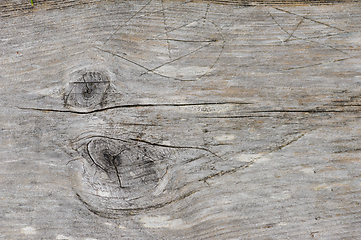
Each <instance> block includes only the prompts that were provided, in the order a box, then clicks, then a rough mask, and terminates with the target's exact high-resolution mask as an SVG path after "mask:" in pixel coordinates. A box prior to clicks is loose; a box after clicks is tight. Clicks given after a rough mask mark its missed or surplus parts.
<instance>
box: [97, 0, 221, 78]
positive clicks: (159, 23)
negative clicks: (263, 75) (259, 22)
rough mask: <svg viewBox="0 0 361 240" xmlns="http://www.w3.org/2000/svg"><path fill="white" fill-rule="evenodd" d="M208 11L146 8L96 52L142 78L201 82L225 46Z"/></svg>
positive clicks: (163, 4) (160, 5) (188, 6)
mask: <svg viewBox="0 0 361 240" xmlns="http://www.w3.org/2000/svg"><path fill="white" fill-rule="evenodd" d="M210 6H211V5H209V4H202V3H197V4H194V3H191V2H185V3H182V4H176V3H174V2H168V1H163V0H160V1H154V0H152V1H150V2H146V3H145V5H144V6H142V7H140V10H138V11H137V12H135V13H134V14H133V15H131V17H129V18H128V19H126V20H125V21H124V23H123V24H122V25H121V26H120V27H119V28H118V29H117V30H116V31H115V32H114V33H113V34H112V35H111V36H110V37H109V38H108V39H107V40H106V41H105V42H104V44H103V46H102V47H101V48H98V49H100V50H102V51H104V52H107V53H110V54H112V55H113V56H115V57H118V58H120V59H122V60H124V61H127V62H129V63H132V64H134V65H135V66H137V67H140V68H142V69H143V70H144V71H143V72H142V73H140V76H145V75H147V74H150V73H151V74H156V75H159V76H162V77H166V78H172V79H176V80H182V81H194V80H197V79H200V78H201V77H203V76H205V75H206V74H207V73H209V72H210V71H211V70H212V69H213V68H214V66H215V65H216V63H217V62H218V60H219V58H220V57H221V54H222V51H223V48H224V45H225V39H224V37H223V35H222V33H221V28H220V27H219V26H217V24H216V23H214V22H212V21H210V20H209V19H208V18H207V16H208V12H209V9H210Z"/></svg>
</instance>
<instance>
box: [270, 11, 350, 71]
mask: <svg viewBox="0 0 361 240" xmlns="http://www.w3.org/2000/svg"><path fill="white" fill-rule="evenodd" d="M274 9H275V10H276V11H274V12H272V13H271V12H268V13H269V16H270V18H271V19H272V21H273V22H274V23H275V24H276V25H277V26H278V28H279V29H280V30H281V31H282V32H283V33H285V34H286V35H287V36H286V37H284V39H282V38H280V40H281V41H282V44H285V43H288V42H292V41H298V43H297V44H300V43H302V42H304V44H305V45H310V46H313V47H314V48H315V47H316V48H315V50H316V51H317V52H312V53H311V55H312V54H314V55H315V56H316V55H317V54H318V55H317V57H315V59H319V58H324V59H325V60H318V61H310V57H311V55H309V56H308V59H309V60H308V62H307V63H306V61H304V62H305V63H303V64H301V63H300V64H299V65H297V66H293V67H288V68H285V69H283V70H293V69H300V68H308V67H314V66H320V65H323V64H327V63H333V62H335V61H339V60H344V59H349V58H353V57H354V56H350V55H349V53H348V52H346V51H344V50H341V49H339V48H338V46H337V45H335V44H332V41H331V43H322V42H324V41H322V40H324V39H330V38H331V37H333V36H336V35H340V34H343V33H346V31H345V30H343V29H341V28H339V27H336V26H332V25H330V24H328V23H326V22H322V21H321V20H315V19H313V18H312V17H310V16H309V13H307V14H306V15H304V14H297V13H293V12H291V11H288V10H284V9H281V8H278V7H275V8H274ZM277 16H278V17H277ZM328 42H330V41H328ZM322 49H324V50H322ZM340 54H341V55H340ZM337 55H338V56H337ZM305 56H306V55H305ZM312 56H313V55H312ZM306 58H307V57H306Z"/></svg>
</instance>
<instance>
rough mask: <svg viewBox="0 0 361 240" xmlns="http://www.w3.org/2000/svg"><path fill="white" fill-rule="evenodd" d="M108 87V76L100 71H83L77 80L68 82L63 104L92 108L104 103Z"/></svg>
mask: <svg viewBox="0 0 361 240" xmlns="http://www.w3.org/2000/svg"><path fill="white" fill-rule="evenodd" d="M109 87H110V81H109V79H108V76H107V75H106V74H104V73H102V72H85V73H83V74H82V75H81V77H80V78H78V79H77V80H75V81H73V82H70V84H69V86H68V89H67V90H66V93H65V94H64V104H65V106H71V107H80V108H94V107H96V106H103V105H104V104H105V97H106V93H107V90H108V89H109Z"/></svg>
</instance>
